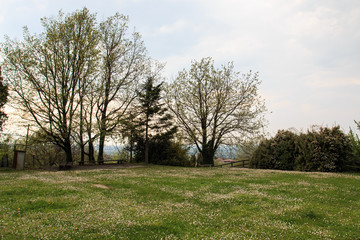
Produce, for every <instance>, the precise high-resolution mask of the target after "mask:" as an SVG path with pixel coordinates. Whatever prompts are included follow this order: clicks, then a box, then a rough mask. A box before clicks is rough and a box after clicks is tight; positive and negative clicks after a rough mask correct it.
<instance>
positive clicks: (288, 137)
mask: <svg viewBox="0 0 360 240" xmlns="http://www.w3.org/2000/svg"><path fill="white" fill-rule="evenodd" d="M353 165H354V157H353V147H352V145H351V140H350V138H349V136H347V135H346V134H344V133H343V132H342V131H341V130H340V127H338V126H337V127H333V128H331V129H330V128H319V129H312V130H311V131H307V133H301V134H299V135H298V134H295V133H293V132H290V131H285V130H280V131H279V132H278V133H277V134H276V135H275V137H273V138H271V139H265V140H263V141H262V142H261V143H260V145H259V147H258V148H257V150H256V151H255V152H254V154H253V156H252V159H251V166H252V167H256V168H268V169H281V170H300V171H321V172H340V171H348V170H351V169H353V167H351V166H353ZM355 165H356V164H355Z"/></svg>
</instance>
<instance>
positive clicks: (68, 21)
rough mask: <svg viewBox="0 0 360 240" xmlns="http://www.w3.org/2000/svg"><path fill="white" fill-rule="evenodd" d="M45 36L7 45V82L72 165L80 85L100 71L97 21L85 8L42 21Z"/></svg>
mask: <svg viewBox="0 0 360 240" xmlns="http://www.w3.org/2000/svg"><path fill="white" fill-rule="evenodd" d="M41 21H42V25H43V27H44V33H43V34H40V35H30V33H29V32H28V31H27V29H25V31H24V41H23V42H15V41H11V40H9V39H7V41H6V43H5V44H4V47H3V49H4V53H5V60H4V66H5V69H6V76H7V80H8V82H9V83H10V85H11V90H12V91H13V92H14V95H13V99H14V101H15V102H16V104H17V107H18V108H19V109H20V110H22V111H24V112H28V113H29V114H30V115H31V119H30V120H32V121H33V122H35V124H36V125H37V126H38V128H39V129H40V130H41V131H42V132H43V133H44V137H46V138H47V140H48V141H49V142H53V143H55V144H56V145H58V146H59V147H61V148H62V149H63V150H64V151H65V153H66V161H67V162H72V151H71V148H72V135H73V130H74V129H75V125H76V124H77V122H76V121H75V119H76V118H77V116H78V113H77V111H78V107H79V104H81V102H82V100H81V98H79V94H80V95H81V94H82V90H81V88H82V86H83V84H85V83H84V82H82V81H87V79H89V78H90V77H91V75H92V74H93V73H94V71H95V70H94V68H95V67H96V66H97V63H96V62H97V56H98V42H99V34H98V31H97V29H96V17H95V15H94V14H90V12H89V10H88V9H86V8H84V9H82V10H79V11H76V12H74V13H72V14H68V15H66V16H64V14H63V13H62V12H60V13H59V16H58V18H57V19H53V18H43V19H42V20H41Z"/></svg>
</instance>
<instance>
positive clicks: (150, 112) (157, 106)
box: [139, 77, 177, 163]
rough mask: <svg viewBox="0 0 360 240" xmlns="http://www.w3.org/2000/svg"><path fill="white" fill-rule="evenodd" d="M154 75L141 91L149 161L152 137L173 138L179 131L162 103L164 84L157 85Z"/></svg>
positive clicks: (145, 151) (142, 122)
mask: <svg viewBox="0 0 360 240" xmlns="http://www.w3.org/2000/svg"><path fill="white" fill-rule="evenodd" d="M154 81H155V79H154V77H148V78H147V80H146V82H145V83H144V85H143V86H142V88H141V91H139V102H140V106H139V109H140V114H141V116H140V119H142V120H141V121H140V122H139V125H140V126H143V128H144V147H145V148H144V154H145V156H144V160H145V163H149V142H150V140H152V138H159V136H161V135H164V136H167V139H171V138H172V136H173V134H174V133H175V132H176V131H177V130H176V129H177V128H176V127H174V126H172V123H171V119H172V117H171V115H170V114H168V113H167V109H166V108H165V107H164V104H163V103H161V90H162V84H163V83H160V84H157V85H155V82H154Z"/></svg>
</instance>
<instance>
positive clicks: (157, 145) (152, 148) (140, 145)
mask: <svg viewBox="0 0 360 240" xmlns="http://www.w3.org/2000/svg"><path fill="white" fill-rule="evenodd" d="M144 159H145V140H144V139H142V138H138V139H137V142H136V146H135V161H136V162H143V161H144ZM149 163H153V164H160V165H170V166H187V167H188V166H192V165H193V164H192V163H191V160H190V156H189V154H188V149H187V148H184V147H183V146H182V144H181V143H179V142H175V141H172V140H169V139H166V138H163V137H159V138H156V139H152V140H151V141H149Z"/></svg>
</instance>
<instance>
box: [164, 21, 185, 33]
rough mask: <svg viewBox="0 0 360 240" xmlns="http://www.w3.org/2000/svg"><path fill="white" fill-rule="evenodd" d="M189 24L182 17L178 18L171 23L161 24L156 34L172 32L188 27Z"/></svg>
mask: <svg viewBox="0 0 360 240" xmlns="http://www.w3.org/2000/svg"><path fill="white" fill-rule="evenodd" d="M189 26H190V24H189V23H188V22H187V21H186V20H184V19H179V20H177V21H176V22H174V23H172V24H167V25H163V26H161V27H160V28H159V29H158V31H157V33H158V34H171V33H174V32H178V31H181V30H184V29H185V28H187V27H189Z"/></svg>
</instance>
